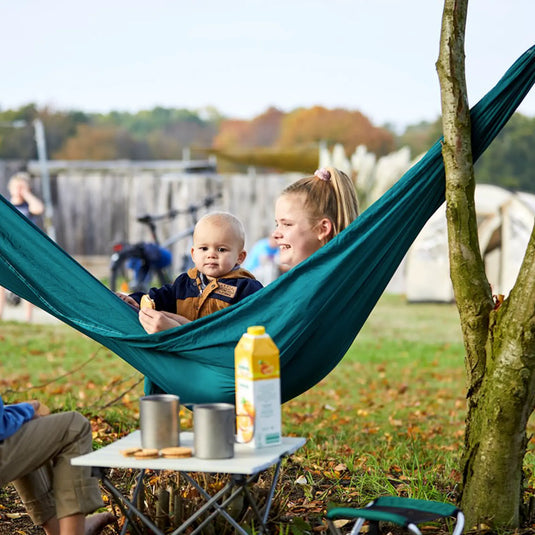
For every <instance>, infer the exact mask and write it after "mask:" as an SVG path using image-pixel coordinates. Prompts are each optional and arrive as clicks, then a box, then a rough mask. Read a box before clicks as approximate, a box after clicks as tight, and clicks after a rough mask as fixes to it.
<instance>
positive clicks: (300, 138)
mask: <svg viewBox="0 0 535 535" xmlns="http://www.w3.org/2000/svg"><path fill="white" fill-rule="evenodd" d="M320 141H325V142H326V143H327V144H328V145H334V144H335V143H341V144H342V145H343V146H344V149H345V151H346V154H348V155H350V154H352V153H353V152H354V150H355V149H356V147H357V146H358V145H365V146H366V147H367V149H368V150H369V151H370V152H374V153H375V154H376V155H377V156H384V155H385V154H388V153H389V152H392V150H393V149H394V146H395V142H394V135H393V134H392V132H389V131H388V130H386V129H384V128H379V127H376V126H374V125H373V124H372V123H371V121H370V120H369V119H368V118H367V117H366V116H364V115H363V114H362V113H360V112H359V111H348V110H344V109H334V110H329V109H327V108H323V107H322V106H314V107H313V108H301V109H298V110H295V111H293V112H291V113H289V114H287V115H286V116H285V117H284V120H283V122H282V128H281V135H280V137H279V139H278V142H277V144H278V146H279V147H281V148H288V147H291V146H299V145H306V144H310V143H311V142H315V143H319V142H320Z"/></svg>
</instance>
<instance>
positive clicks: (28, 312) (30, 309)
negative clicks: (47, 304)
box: [24, 301, 33, 323]
mask: <svg viewBox="0 0 535 535" xmlns="http://www.w3.org/2000/svg"><path fill="white" fill-rule="evenodd" d="M24 305H25V306H26V322H27V323H31V322H32V318H33V304H32V303H30V302H29V301H24Z"/></svg>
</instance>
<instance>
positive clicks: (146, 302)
mask: <svg viewBox="0 0 535 535" xmlns="http://www.w3.org/2000/svg"><path fill="white" fill-rule="evenodd" d="M139 308H152V309H155V308H156V303H155V302H154V301H153V300H152V299H151V298H150V297H149V296H148V294H145V295H142V296H141V301H140V303H139Z"/></svg>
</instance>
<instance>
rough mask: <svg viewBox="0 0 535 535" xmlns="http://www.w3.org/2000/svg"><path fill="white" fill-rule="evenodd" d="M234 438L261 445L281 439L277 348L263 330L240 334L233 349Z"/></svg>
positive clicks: (278, 442) (251, 444) (270, 443)
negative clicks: (234, 386)
mask: <svg viewBox="0 0 535 535" xmlns="http://www.w3.org/2000/svg"><path fill="white" fill-rule="evenodd" d="M235 376H236V427H237V435H238V440H239V441H240V442H246V443H247V444H249V445H250V446H252V447H255V448H261V447H264V446H270V445H273V444H280V442H281V401H280V399H281V398H280V364H279V350H278V349H277V346H276V345H275V344H274V342H273V340H272V339H271V338H270V337H269V336H268V335H266V334H263V335H250V334H248V333H246V334H244V335H243V336H242V338H241V339H240V341H239V343H238V345H237V346H236V350H235Z"/></svg>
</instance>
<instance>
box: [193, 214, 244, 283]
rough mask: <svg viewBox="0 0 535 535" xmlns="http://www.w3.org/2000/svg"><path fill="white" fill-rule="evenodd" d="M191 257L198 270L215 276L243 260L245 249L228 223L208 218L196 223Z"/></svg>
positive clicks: (222, 273) (209, 275) (226, 271)
mask: <svg viewBox="0 0 535 535" xmlns="http://www.w3.org/2000/svg"><path fill="white" fill-rule="evenodd" d="M191 257H192V258H193V262H195V267H196V268H197V269H198V270H199V271H200V272H202V273H204V274H205V275H206V276H207V277H210V278H216V277H221V276H222V275H225V274H226V273H228V272H229V271H231V270H232V268H233V267H234V266H235V265H236V264H241V263H242V262H243V261H244V260H245V251H244V250H243V246H242V244H241V240H240V238H239V237H238V236H236V234H235V232H234V230H233V229H232V228H231V226H230V225H228V224H226V223H225V222H223V221H221V220H210V219H209V220H205V221H201V222H199V223H198V224H197V227H196V229H195V235H194V237H193V247H192V248H191Z"/></svg>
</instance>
